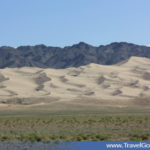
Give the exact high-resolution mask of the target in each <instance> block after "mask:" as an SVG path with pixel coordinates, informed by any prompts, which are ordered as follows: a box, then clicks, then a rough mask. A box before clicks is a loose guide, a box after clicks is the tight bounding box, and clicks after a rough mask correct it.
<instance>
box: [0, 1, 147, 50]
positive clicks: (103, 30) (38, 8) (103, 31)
mask: <svg viewBox="0 0 150 150" xmlns="http://www.w3.org/2000/svg"><path fill="white" fill-rule="evenodd" d="M79 41H84V42H86V43H89V44H91V45H95V46H97V45H101V44H103V45H105V44H109V43H111V42H114V41H127V42H132V43H136V44H144V45H150V0H0V46H1V45H9V46H15V47H16V46H19V45H35V44H45V45H51V46H61V47H63V46H65V45H72V44H74V43H78V42H79Z"/></svg>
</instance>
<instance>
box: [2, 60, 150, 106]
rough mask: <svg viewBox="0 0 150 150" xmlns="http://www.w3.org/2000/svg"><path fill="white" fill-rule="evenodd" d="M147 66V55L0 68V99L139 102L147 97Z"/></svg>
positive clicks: (20, 101)
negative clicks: (101, 62) (54, 65)
mask: <svg viewBox="0 0 150 150" xmlns="http://www.w3.org/2000/svg"><path fill="white" fill-rule="evenodd" d="M149 66H150V59H147V58H139V57H131V58H130V59H129V60H128V61H126V62H123V63H119V64H116V65H111V66H105V65H98V64H89V65H87V66H81V67H79V68H68V69H41V68H29V67H23V68H5V69H0V103H1V104H4V105H8V104H9V105H10V104H11V105H13V104H19V105H29V104H36V103H39V104H40V103H42V104H43V103H45V104H48V103H54V102H57V103H58V102H68V103H81V104H83V102H84V103H85V104H86V103H88V102H90V104H92V102H93V103H95V102H96V104H97V103H98V102H99V104H101V105H102V104H105V105H107V104H108V105H109V104H111V105H112V103H113V105H115V104H116V105H117V104H118V103H119V104H120V105H121V104H122V105H124V106H125V105H126V104H127V105H128V104H130V102H131V101H132V100H133V101H134V103H136V101H135V99H138V100H137V104H141V103H142V99H147V100H146V101H149V100H148V99H149V97H150V69H149ZM140 99H141V102H139V100H140ZM144 102H145V101H144ZM148 104H150V103H148ZM4 105H0V106H1V107H2V106H4Z"/></svg>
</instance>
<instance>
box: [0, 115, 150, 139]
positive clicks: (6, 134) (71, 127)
mask: <svg viewBox="0 0 150 150" xmlns="http://www.w3.org/2000/svg"><path fill="white" fill-rule="evenodd" d="M149 124H150V116H149V115H148V114H136V115H135V114H120V115H119V114H113V115H107V114H106V115H89V114H87V115H70V116H69V115H62V116H61V115H60V116H52V115H51V116H49V115H47V116H28V115H27V116H25V115H24V116H1V117H0V141H31V142H35V141H38V142H39V141H107V140H109V141H120V140H132V141H145V140H150V134H148V133H150V125H149Z"/></svg>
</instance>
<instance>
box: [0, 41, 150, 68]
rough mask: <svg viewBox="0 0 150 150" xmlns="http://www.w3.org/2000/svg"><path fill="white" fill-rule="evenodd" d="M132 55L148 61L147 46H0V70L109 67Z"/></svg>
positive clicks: (119, 44) (123, 44)
mask: <svg viewBox="0 0 150 150" xmlns="http://www.w3.org/2000/svg"><path fill="white" fill-rule="evenodd" d="M131 56H138V57H147V58H150V47H147V46H139V45H135V44H131V43H126V42H120V43H117V42H115V43H111V44H109V45H106V46H103V45H101V46H99V47H94V46H91V45H89V44H86V43H84V42H80V43H78V44H75V45H72V46H67V47H64V48H60V47H50V46H45V45H36V46H20V47H18V48H13V47H8V46H2V47H0V68H6V67H10V68H16V67H40V68H57V69H59V68H60V69H61V68H68V67H79V66H83V65H87V64H89V63H96V64H102V65H112V64H116V63H119V62H121V61H124V60H127V59H129V58H130V57H131Z"/></svg>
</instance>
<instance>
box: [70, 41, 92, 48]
mask: <svg viewBox="0 0 150 150" xmlns="http://www.w3.org/2000/svg"><path fill="white" fill-rule="evenodd" d="M71 47H73V48H78V49H82V48H83V49H88V48H89V47H93V46H92V45H89V44H87V43H85V42H79V43H77V44H74V45H72V46H71Z"/></svg>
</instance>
